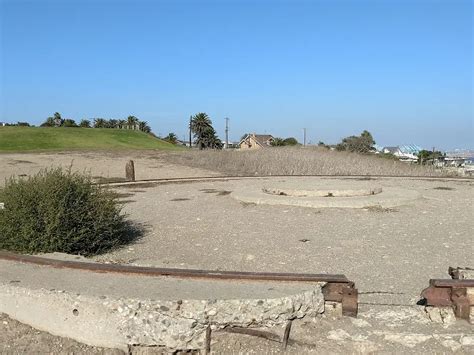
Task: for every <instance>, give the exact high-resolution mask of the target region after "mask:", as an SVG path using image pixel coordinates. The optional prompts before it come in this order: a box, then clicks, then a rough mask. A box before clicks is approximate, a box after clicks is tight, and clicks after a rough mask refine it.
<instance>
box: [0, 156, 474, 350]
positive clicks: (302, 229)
mask: <svg viewBox="0 0 474 355" xmlns="http://www.w3.org/2000/svg"><path fill="white" fill-rule="evenodd" d="M160 154H162V153H156V152H145V153H143V152H126V153H122V154H120V155H117V153H103V152H101V153H98V152H88V153H77V152H72V153H54V154H52V153H43V154H0V182H1V183H3V180H4V179H5V178H7V177H8V176H10V175H17V176H24V175H30V174H33V173H35V172H37V171H38V170H40V169H41V168H44V167H49V166H51V165H54V166H58V165H62V166H65V167H67V166H69V165H71V162H72V166H73V169H76V170H79V171H84V170H87V171H90V173H91V175H92V176H95V177H98V176H102V177H106V178H110V179H115V180H119V179H121V178H123V176H124V171H125V163H126V162H127V161H128V160H129V159H133V160H134V161H135V166H136V170H137V179H151V178H169V177H192V176H212V175H218V174H216V173H213V172H210V171H207V170H200V169H194V168H188V167H183V166H178V165H173V164H170V163H167V162H165V160H164V159H162V156H161V155H160ZM261 183H262V181H261V180H235V181H221V182H201V183H192V184H191V183H189V184H171V185H159V186H156V185H153V184H147V185H142V186H131V187H130V186H129V187H127V188H117V191H118V192H119V193H120V194H121V195H122V202H123V203H124V209H125V212H126V213H128V214H129V217H130V218H131V219H132V220H134V221H135V222H137V223H140V224H142V225H143V226H144V227H145V230H146V233H145V235H144V237H143V238H142V239H141V240H139V241H138V242H137V243H135V244H133V245H129V246H127V247H124V248H122V249H120V250H117V251H115V252H113V253H109V254H106V255H102V256H99V257H96V260H98V261H101V262H120V263H127V264H133V265H153V266H164V267H180V268H199V269H213V270H243V271H282V272H308V273H323V272H327V273H341V274H345V275H346V276H347V277H348V278H349V279H351V280H353V281H355V283H356V285H357V287H358V289H359V292H360V307H361V309H360V315H359V318H358V319H352V318H345V317H344V318H337V319H332V318H331V317H326V318H324V319H322V320H321V322H318V323H315V324H313V323H311V324H308V323H304V322H301V323H298V324H295V330H294V331H292V338H293V339H294V340H295V342H294V343H293V344H291V346H290V347H289V348H288V352H290V353H347V352H350V353H353V352H362V353H370V352H382V353H394V352H395V353H398V352H406V353H412V354H419V353H435V352H437V353H466V354H468V353H472V352H474V330H473V326H472V325H469V324H467V323H465V322H459V321H458V322H451V323H444V324H442V323H440V324H438V323H433V322H431V321H430V320H429V317H428V316H427V315H426V314H424V312H423V311H421V310H420V309H421V308H422V307H419V306H416V302H417V301H418V300H419V294H420V292H421V290H422V289H423V288H425V287H426V286H428V280H429V279H430V278H447V277H448V275H447V269H448V267H449V266H471V267H472V266H474V265H473V263H474V259H473V257H472V256H473V255H474V243H472V232H473V231H474V219H473V216H474V204H473V202H472V201H474V184H473V182H472V181H449V182H447V181H441V180H429V181H421V180H412V179H379V180H375V181H374V184H375V183H376V184H380V185H382V187H383V186H402V187H404V188H407V189H410V190H416V191H418V192H419V193H420V198H419V199H417V200H416V201H415V202H414V203H411V204H407V205H402V206H398V207H396V208H391V209H377V208H365V209H338V208H333V209H324V208H318V209H314V208H305V207H292V206H270V205H265V204H261V205H256V204H247V203H242V202H240V201H238V200H236V199H235V198H233V196H232V191H234V190H235V189H237V188H241V187H242V185H245V184H261ZM266 183H267V184H271V179H269V180H267V182H266ZM177 245H179V248H177ZM275 332H277V333H281V330H275ZM213 339H214V342H213V350H214V351H216V352H220V353H229V352H244V353H278V352H281V346H280V344H278V343H274V342H270V341H267V340H263V339H258V338H253V337H248V336H242V335H240V336H237V335H228V334H216V335H215V337H214V338H213ZM0 344H1V345H0V353H2V354H3V353H5V354H10V353H12V354H17V353H22V354H26V353H104V354H115V353H118V352H117V350H113V349H99V348H93V347H88V346H86V345H83V344H79V343H76V342H74V341H72V340H69V339H64V338H59V337H54V336H52V335H50V334H47V333H44V332H40V331H37V330H34V329H32V328H30V327H28V326H26V325H23V324H21V323H18V322H16V321H14V320H11V319H9V318H8V317H7V316H5V315H0ZM158 350H159V349H135V350H134V351H133V352H134V353H136V354H139V353H143V354H145V353H154V352H158Z"/></svg>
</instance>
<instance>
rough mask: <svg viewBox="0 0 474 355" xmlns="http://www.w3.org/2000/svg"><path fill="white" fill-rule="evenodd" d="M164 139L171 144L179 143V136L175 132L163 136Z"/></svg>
mask: <svg viewBox="0 0 474 355" xmlns="http://www.w3.org/2000/svg"><path fill="white" fill-rule="evenodd" d="M163 140H165V141H167V142H169V143H171V144H177V143H178V137H177V136H176V134H174V133H173V132H170V133H168V135H167V136H166V137H165V138H163Z"/></svg>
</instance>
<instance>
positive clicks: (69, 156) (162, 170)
mask: <svg viewBox="0 0 474 355" xmlns="http://www.w3.org/2000/svg"><path fill="white" fill-rule="evenodd" d="M164 154H166V153H165V152H162V151H123V152H120V153H118V152H107V151H101V152H93V151H91V152H57V153H16V154H0V185H3V184H4V181H5V179H7V178H9V177H10V176H16V177H22V176H23V177H24V176H29V175H33V174H35V173H37V172H38V171H40V170H41V169H44V168H51V167H58V166H61V167H63V168H66V169H67V168H69V167H71V168H72V170H73V171H79V172H85V173H87V174H90V175H91V176H92V177H102V178H106V179H112V180H121V179H122V180H123V179H124V178H125V164H126V163H127V161H129V160H133V161H134V163H135V175H136V179H137V180H143V179H158V178H170V177H193V176H215V175H219V174H218V173H215V172H211V171H209V170H203V169H196V168H188V167H182V166H179V165H174V164H170V163H167V162H165V160H164V159H162V157H163V155H164Z"/></svg>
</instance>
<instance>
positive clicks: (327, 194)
mask: <svg viewBox="0 0 474 355" xmlns="http://www.w3.org/2000/svg"><path fill="white" fill-rule="evenodd" d="M232 196H233V197H234V198H236V199H237V200H239V201H242V202H245V203H255V204H268V205H287V206H300V207H313V208H371V207H372V208H373V207H381V208H393V207H397V206H400V205H406V204H409V203H413V202H414V201H416V200H417V199H418V198H420V193H419V192H418V191H416V190H412V189H408V188H403V187H400V186H384V187H383V188H382V186H380V183H374V181H372V180H365V179H363V178H361V179H346V180H341V179H337V180H336V179H334V178H310V177H308V178H304V177H301V178H296V179H292V178H285V179H281V178H280V179H278V178H276V179H267V180H261V181H260V182H259V183H258V184H251V185H250V184H242V185H241V186H239V187H238V188H237V189H235V190H234V191H233V192H232Z"/></svg>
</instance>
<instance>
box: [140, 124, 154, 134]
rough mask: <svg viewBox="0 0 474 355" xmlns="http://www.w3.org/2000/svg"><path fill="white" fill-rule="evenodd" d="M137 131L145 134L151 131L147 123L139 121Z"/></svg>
mask: <svg viewBox="0 0 474 355" xmlns="http://www.w3.org/2000/svg"><path fill="white" fill-rule="evenodd" d="M138 129H139V130H140V131H142V132H145V133H150V131H151V129H150V126H148V122H147V121H139V122H138Z"/></svg>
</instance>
